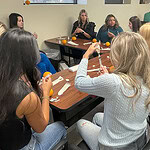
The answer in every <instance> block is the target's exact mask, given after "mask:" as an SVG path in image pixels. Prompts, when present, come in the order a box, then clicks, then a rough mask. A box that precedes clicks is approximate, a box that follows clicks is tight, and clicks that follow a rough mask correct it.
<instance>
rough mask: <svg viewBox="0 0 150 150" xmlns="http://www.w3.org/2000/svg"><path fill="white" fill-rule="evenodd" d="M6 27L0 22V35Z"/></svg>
mask: <svg viewBox="0 0 150 150" xmlns="http://www.w3.org/2000/svg"><path fill="white" fill-rule="evenodd" d="M6 30H7V28H6V26H5V24H4V23H2V22H0V36H1V35H2V34H3V33H4V32H6Z"/></svg>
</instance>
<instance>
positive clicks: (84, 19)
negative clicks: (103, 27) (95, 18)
mask: <svg viewBox="0 0 150 150" xmlns="http://www.w3.org/2000/svg"><path fill="white" fill-rule="evenodd" d="M95 26H96V25H95V23H94V22H89V18H88V14H87V12H86V10H85V9H82V10H81V11H80V13H79V17H78V21H76V22H75V23H74V24H73V29H72V32H71V33H72V36H77V38H81V39H93V38H95V32H94V29H95Z"/></svg>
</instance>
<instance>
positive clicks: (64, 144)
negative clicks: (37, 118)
mask: <svg viewBox="0 0 150 150" xmlns="http://www.w3.org/2000/svg"><path fill="white" fill-rule="evenodd" d="M52 150H69V149H68V140H67V138H64V139H61V140H60V142H59V143H58V144H57V145H55V146H54V147H53V148H52Z"/></svg>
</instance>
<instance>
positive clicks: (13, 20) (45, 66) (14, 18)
mask: <svg viewBox="0 0 150 150" xmlns="http://www.w3.org/2000/svg"><path fill="white" fill-rule="evenodd" d="M9 25H10V28H15V27H16V28H20V29H24V19H23V16H22V15H20V14H18V13H11V14H10V15H9ZM33 35H34V37H35V38H36V39H37V34H36V33H34V34H33ZM40 55H41V60H40V62H39V63H38V64H37V67H38V69H39V70H40V72H41V77H42V76H43V73H44V72H46V71H48V72H51V73H52V74H54V73H56V70H55V68H54V67H53V65H52V64H51V62H50V60H49V59H48V58H47V56H46V55H45V54H43V53H40Z"/></svg>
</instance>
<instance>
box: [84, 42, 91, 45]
mask: <svg viewBox="0 0 150 150" xmlns="http://www.w3.org/2000/svg"><path fill="white" fill-rule="evenodd" d="M91 43H92V42H87V43H83V45H88V44H91Z"/></svg>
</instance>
